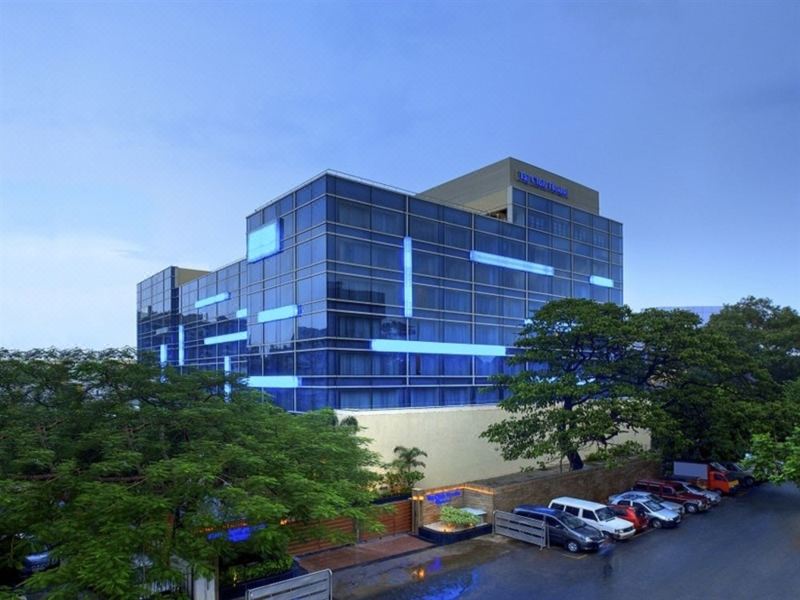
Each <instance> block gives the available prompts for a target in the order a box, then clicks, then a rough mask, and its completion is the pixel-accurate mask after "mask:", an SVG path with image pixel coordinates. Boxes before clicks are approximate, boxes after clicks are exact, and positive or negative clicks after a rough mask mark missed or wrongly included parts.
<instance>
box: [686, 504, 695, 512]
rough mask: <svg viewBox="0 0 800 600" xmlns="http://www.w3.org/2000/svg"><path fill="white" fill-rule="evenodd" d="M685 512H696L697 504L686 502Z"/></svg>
mask: <svg viewBox="0 0 800 600" xmlns="http://www.w3.org/2000/svg"><path fill="white" fill-rule="evenodd" d="M686 512H690V513H696V512H697V504H691V503H690V504H687V505H686Z"/></svg>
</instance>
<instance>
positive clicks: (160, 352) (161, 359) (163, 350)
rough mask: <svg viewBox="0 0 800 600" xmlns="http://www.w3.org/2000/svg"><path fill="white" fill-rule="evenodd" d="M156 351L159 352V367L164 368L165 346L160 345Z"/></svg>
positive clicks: (165, 361)
mask: <svg viewBox="0 0 800 600" xmlns="http://www.w3.org/2000/svg"><path fill="white" fill-rule="evenodd" d="M158 350H159V359H160V361H161V366H162V367H166V366H167V345H166V344H161V347H160V348H159V349H158Z"/></svg>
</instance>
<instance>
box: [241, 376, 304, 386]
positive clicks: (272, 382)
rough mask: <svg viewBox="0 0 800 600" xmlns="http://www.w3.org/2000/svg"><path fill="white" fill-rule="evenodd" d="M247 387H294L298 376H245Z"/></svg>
mask: <svg viewBox="0 0 800 600" xmlns="http://www.w3.org/2000/svg"><path fill="white" fill-rule="evenodd" d="M247 385H248V387H257V388H296V387H299V386H300V378H299V377H295V376H294V375H260V376H257V377H248V378H247Z"/></svg>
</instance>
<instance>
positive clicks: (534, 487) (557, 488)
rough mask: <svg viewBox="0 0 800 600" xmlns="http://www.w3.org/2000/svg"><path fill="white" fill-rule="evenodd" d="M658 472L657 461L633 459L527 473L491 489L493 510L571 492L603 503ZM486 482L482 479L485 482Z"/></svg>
mask: <svg viewBox="0 0 800 600" xmlns="http://www.w3.org/2000/svg"><path fill="white" fill-rule="evenodd" d="M659 475H660V465H659V463H658V462H656V461H650V460H634V461H631V462H629V463H626V464H624V465H621V466H619V467H616V468H613V469H607V468H605V467H603V466H601V465H587V467H586V468H584V469H582V470H581V471H570V472H566V473H558V472H553V473H542V474H537V473H535V472H534V473H530V479H528V480H527V481H525V480H520V481H516V482H513V483H509V484H506V485H500V486H498V487H495V489H494V496H493V498H494V510H505V511H510V510H513V508H514V507H515V506H518V505H520V504H544V505H547V504H548V503H549V502H550V500H552V499H553V498H557V497H558V496H572V497H575V498H583V499H584V500H593V501H595V502H601V503H603V504H605V502H606V501H607V500H608V497H609V496H610V495H611V494H614V493H617V492H620V491H623V490H627V489H629V488H630V487H631V486H632V485H633V483H634V482H635V481H636V480H637V479H651V478H653V477H658V476H659ZM486 483H487V482H485V481H484V482H482V484H483V485H486Z"/></svg>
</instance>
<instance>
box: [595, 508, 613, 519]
mask: <svg viewBox="0 0 800 600" xmlns="http://www.w3.org/2000/svg"><path fill="white" fill-rule="evenodd" d="M595 514H596V515H597V518H598V519H600V520H601V521H610V520H611V519H614V518H616V515H615V514H614V513H613V511H612V510H611V509H610V508H598V509H597V510H596V511H595Z"/></svg>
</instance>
